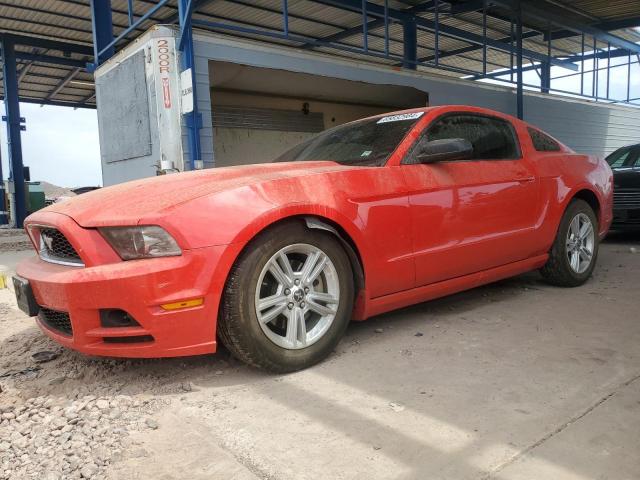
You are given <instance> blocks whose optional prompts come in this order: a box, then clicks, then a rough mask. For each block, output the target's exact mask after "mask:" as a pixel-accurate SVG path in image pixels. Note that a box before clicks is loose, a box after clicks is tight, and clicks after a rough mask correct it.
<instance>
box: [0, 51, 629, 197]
mask: <svg viewBox="0 0 640 480" xmlns="http://www.w3.org/2000/svg"><path fill="white" fill-rule="evenodd" d="M585 53H589V52H585ZM626 61H627V58H626V57H622V58H614V59H612V61H611V65H616V64H619V63H624V62H626ZM632 61H633V62H635V64H634V65H632V70H631V92H630V97H631V98H638V97H640V65H639V64H638V61H639V60H638V58H636V57H632ZM605 65H606V60H601V61H600V62H599V66H600V68H602V67H604V66H605ZM584 68H585V71H587V70H590V69H592V68H593V67H592V61H586V62H585V65H584ZM568 73H573V72H571V71H569V70H567V69H564V68H561V67H552V69H551V76H552V77H557V76H560V75H566V74H568ZM592 79H593V77H592V74H591V73H585V76H584V92H585V93H586V94H590V93H591V88H592ZM483 81H486V82H489V83H497V84H502V85H507V84H505V83H501V82H498V81H496V80H483ZM524 82H525V83H529V84H533V85H540V79H539V77H538V75H537V73H536V72H535V71H529V72H525V73H524ZM598 85H599V94H600V95H601V96H604V95H605V92H606V71H601V72H600V73H599V80H598ZM552 88H556V89H561V90H567V91H571V92H575V93H579V92H580V77H579V76H574V77H569V78H564V79H554V80H553V82H552ZM626 94H627V67H626V66H624V67H618V68H613V69H612V70H611V74H610V92H609V95H610V97H611V98H616V99H626ZM0 110H4V106H1V107H0ZM3 113H4V112H3ZM20 113H21V116H23V117H25V118H26V126H27V130H26V132H23V134H22V145H23V160H24V164H25V165H27V166H29V167H30V171H31V180H33V181H39V180H44V181H47V182H50V183H53V184H55V185H58V186H62V187H79V186H89V185H102V173H101V162H100V144H99V140H98V121H97V116H96V111H95V110H91V109H72V108H69V107H53V106H39V105H33V104H27V103H21V104H20ZM525 115H526V112H525ZM0 143H1V150H0V151H1V152H2V171H3V174H4V178H7V177H8V174H9V169H8V155H7V132H6V125H5V124H3V125H1V126H0Z"/></svg>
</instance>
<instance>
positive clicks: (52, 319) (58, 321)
mask: <svg viewBox="0 0 640 480" xmlns="http://www.w3.org/2000/svg"><path fill="white" fill-rule="evenodd" d="M38 318H39V319H40V321H41V322H42V323H44V324H45V325H46V326H47V327H49V328H50V329H51V330H55V331H57V332H60V333H62V334H64V335H67V336H69V337H71V336H73V327H72V326H71V319H70V318H69V314H68V313H66V312H58V311H57V310H51V309H49V308H44V307H40V313H38Z"/></svg>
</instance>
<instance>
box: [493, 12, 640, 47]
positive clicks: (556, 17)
mask: <svg viewBox="0 0 640 480" xmlns="http://www.w3.org/2000/svg"><path fill="white" fill-rule="evenodd" d="M491 1H492V3H494V4H496V5H499V6H502V7H504V8H509V9H511V10H513V9H515V8H521V9H522V14H523V15H524V16H526V17H528V18H535V19H536V20H539V21H543V22H551V23H553V24H554V25H556V26H558V27H561V28H564V29H566V30H570V31H573V32H575V33H576V35H580V34H582V33H586V34H587V35H589V36H592V37H594V38H596V39H598V40H600V41H602V42H607V43H610V44H611V45H615V46H616V47H619V48H624V49H626V50H629V51H631V52H634V53H640V45H638V44H637V43H633V42H630V41H629V40H625V39H624V38H621V37H618V36H616V35H613V34H611V33H609V32H607V31H604V30H600V29H599V28H596V27H593V26H591V25H586V24H583V23H580V22H576V21H574V20H571V19H570V18H568V17H567V16H566V15H562V14H560V13H555V12H554V11H553V10H552V9H544V10H543V9H541V8H538V7H536V6H534V5H532V4H531V2H521V1H520V0H491Z"/></svg>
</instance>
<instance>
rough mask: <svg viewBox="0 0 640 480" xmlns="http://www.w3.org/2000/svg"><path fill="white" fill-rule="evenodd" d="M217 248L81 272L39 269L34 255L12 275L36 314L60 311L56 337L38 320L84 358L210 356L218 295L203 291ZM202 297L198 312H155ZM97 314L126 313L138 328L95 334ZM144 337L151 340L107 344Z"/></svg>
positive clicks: (213, 347)
mask: <svg viewBox="0 0 640 480" xmlns="http://www.w3.org/2000/svg"><path fill="white" fill-rule="evenodd" d="M219 250H220V248H219V247H211V248H205V249H199V250H198V251H186V252H184V254H183V255H182V256H180V257H167V258H158V259H152V260H135V261H129V262H121V263H117V264H109V265H102V266H96V267H89V268H73V267H65V266H62V265H54V264H51V263H47V262H44V261H42V260H40V258H38V257H36V256H34V257H33V258H31V259H28V260H26V261H23V262H22V263H21V264H20V265H19V266H18V268H17V271H16V273H17V274H18V275H19V276H21V277H23V278H26V279H27V280H29V283H30V285H31V287H32V289H33V293H34V295H35V298H36V301H37V303H38V305H40V306H41V307H45V308H47V309H50V310H54V311H58V312H66V313H68V314H69V319H70V321H71V325H72V328H73V334H72V336H68V335H64V334H62V333H60V332H58V331H56V330H54V329H52V328H50V327H49V326H47V325H46V324H45V323H43V322H42V321H41V319H40V318H38V320H37V321H38V325H39V326H40V328H41V329H42V330H43V331H44V332H45V333H46V334H47V335H48V336H49V337H51V338H52V339H53V340H55V341H56V342H58V343H60V344H62V345H64V346H66V347H69V348H72V349H74V350H78V351H81V352H83V353H86V354H90V355H101V356H112V357H172V356H182V355H197V354H203V353H211V352H215V350H216V340H215V339H216V318H217V307H218V304H219V296H220V292H219V291H211V289H210V288H209V287H210V285H211V279H212V277H213V269H212V267H211V265H212V264H213V265H214V264H215V257H216V256H217V255H218V253H219ZM201 297H203V298H204V302H203V304H202V305H199V306H196V307H191V308H185V309H181V310H170V311H167V310H163V309H162V308H161V307H160V305H162V304H166V303H172V302H178V301H182V300H185V299H192V298H201ZM101 309H120V310H124V311H125V312H127V313H128V314H129V315H130V316H131V317H133V318H134V319H135V320H136V321H137V322H138V323H139V324H140V326H139V327H110V328H108V327H102V326H101V322H100V310H101ZM149 335H150V336H151V337H152V338H153V341H145V342H140V343H111V342H109V340H105V339H109V338H124V337H134V338H135V337H144V336H149Z"/></svg>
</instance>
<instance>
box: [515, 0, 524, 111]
mask: <svg viewBox="0 0 640 480" xmlns="http://www.w3.org/2000/svg"><path fill="white" fill-rule="evenodd" d="M515 14H516V68H517V69H518V70H517V75H516V82H517V85H516V105H517V117H518V118H519V119H520V120H522V119H524V90H523V86H522V83H523V77H522V9H521V7H520V2H518V5H517V6H516V12H515Z"/></svg>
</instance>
